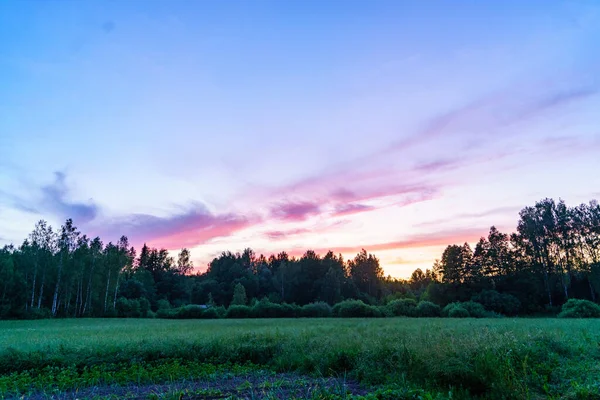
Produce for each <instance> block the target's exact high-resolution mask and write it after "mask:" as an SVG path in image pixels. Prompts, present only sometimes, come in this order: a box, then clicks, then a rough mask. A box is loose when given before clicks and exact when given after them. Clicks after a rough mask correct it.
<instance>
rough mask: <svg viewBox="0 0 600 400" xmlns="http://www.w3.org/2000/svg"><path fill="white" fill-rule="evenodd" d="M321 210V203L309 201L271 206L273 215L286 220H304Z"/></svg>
mask: <svg viewBox="0 0 600 400" xmlns="http://www.w3.org/2000/svg"><path fill="white" fill-rule="evenodd" d="M320 212H321V208H320V207H319V205H318V204H317V203H313V202H309V201H304V202H296V203H294V202H291V203H281V204H278V205H276V206H274V207H273V208H271V215H272V216H273V217H275V218H277V219H280V220H284V221H303V220H305V219H307V218H308V217H310V216H312V215H316V214H319V213H320Z"/></svg>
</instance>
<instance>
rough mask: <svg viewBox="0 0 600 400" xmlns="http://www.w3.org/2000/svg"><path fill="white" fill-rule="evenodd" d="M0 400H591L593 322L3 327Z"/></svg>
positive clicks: (102, 322) (594, 384) (91, 322)
mask: <svg viewBox="0 0 600 400" xmlns="http://www.w3.org/2000/svg"><path fill="white" fill-rule="evenodd" d="M0 395H1V396H2V397H4V398H7V397H15V396H26V397H27V398H50V397H51V396H54V398H127V397H129V398H157V399H158V398H178V399H182V398H228V397H230V398H323V399H338V398H339V399H342V398H373V399H384V398H390V399H392V398H406V399H450V398H452V399H461V398H464V399H468V398H490V399H513V398H514V399H528V398H530V399H541V398H555V399H558V398H569V399H590V398H600V321H599V320H577V319H574V320H564V319H554V318H544V319H541V318H540V319H524V318H517V319H509V318H501V319H440V318H420V319H414V318H387V319H341V318H339V319H338V318H334V319H331V318H329V319H246V320H235V319H219V320H160V319H65V320H59V319H54V320H40V321H0Z"/></svg>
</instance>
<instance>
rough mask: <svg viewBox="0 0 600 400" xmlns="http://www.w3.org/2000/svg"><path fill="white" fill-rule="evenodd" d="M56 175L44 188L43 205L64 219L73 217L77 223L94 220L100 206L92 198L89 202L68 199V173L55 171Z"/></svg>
mask: <svg viewBox="0 0 600 400" xmlns="http://www.w3.org/2000/svg"><path fill="white" fill-rule="evenodd" d="M54 176H55V179H54V182H53V183H52V184H51V185H48V186H45V187H43V188H42V193H43V200H42V204H41V206H42V207H44V208H45V209H47V210H49V211H50V212H53V213H54V214H57V215H59V216H61V217H62V218H63V219H65V218H72V219H73V220H74V221H75V222H76V223H82V224H86V223H88V222H90V221H92V220H94V219H95V218H96V216H97V215H98V206H97V205H96V204H94V202H93V201H92V200H91V199H90V202H89V203H87V204H86V203H78V202H74V201H70V200H68V198H67V196H68V193H69V191H68V188H67V185H66V182H65V181H66V175H65V174H64V173H63V172H55V173H54Z"/></svg>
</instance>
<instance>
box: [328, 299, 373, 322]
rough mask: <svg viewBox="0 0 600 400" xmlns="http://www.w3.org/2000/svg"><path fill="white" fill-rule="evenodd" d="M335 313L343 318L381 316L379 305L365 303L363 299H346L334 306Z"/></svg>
mask: <svg viewBox="0 0 600 400" xmlns="http://www.w3.org/2000/svg"><path fill="white" fill-rule="evenodd" d="M332 311H333V315H335V316H336V317H341V318H372V317H381V316H382V315H381V312H380V311H379V310H378V309H377V307H373V306H370V305H368V304H365V303H364V302H363V301H362V300H344V301H342V302H340V303H337V304H336V305H334V306H333V310H332Z"/></svg>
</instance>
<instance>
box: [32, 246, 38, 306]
mask: <svg viewBox="0 0 600 400" xmlns="http://www.w3.org/2000/svg"><path fill="white" fill-rule="evenodd" d="M36 277H37V256H36V260H35V269H34V270H33V284H32V285H31V308H33V304H34V303H35V279H36ZM38 308H39V307H38Z"/></svg>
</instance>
